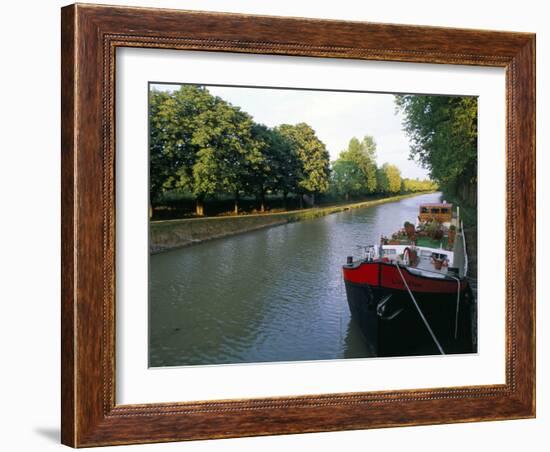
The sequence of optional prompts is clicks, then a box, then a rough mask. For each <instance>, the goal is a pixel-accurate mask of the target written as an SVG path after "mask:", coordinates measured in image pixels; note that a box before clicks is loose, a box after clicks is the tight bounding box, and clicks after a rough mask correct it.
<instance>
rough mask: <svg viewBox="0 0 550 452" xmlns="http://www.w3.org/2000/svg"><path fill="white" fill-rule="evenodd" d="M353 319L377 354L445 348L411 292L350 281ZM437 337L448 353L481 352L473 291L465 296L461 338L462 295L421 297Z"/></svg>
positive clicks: (407, 353)
mask: <svg viewBox="0 0 550 452" xmlns="http://www.w3.org/2000/svg"><path fill="white" fill-rule="evenodd" d="M345 285H346V294H347V299H348V304H349V307H350V311H351V315H352V320H353V321H355V322H356V323H357V324H358V325H359V327H360V329H361V332H362V333H363V336H364V337H365V340H366V342H367V345H368V347H369V349H370V352H371V353H372V354H373V355H374V356H381V357H382V356H418V355H432V354H439V353H440V352H439V349H438V347H437V345H436V344H435V342H434V340H433V339H432V337H431V335H430V333H429V331H428V329H427V328H426V326H425V324H424V322H423V321H422V319H421V317H420V315H419V313H418V310H417V309H416V307H415V304H414V302H413V300H412V299H411V297H410V295H409V293H408V292H406V291H402V290H396V289H388V288H383V287H373V286H371V285H369V284H360V283H356V282H351V281H347V280H346V281H345ZM414 296H415V299H416V301H417V303H418V304H419V306H420V309H421V310H422V312H423V314H424V316H425V317H426V320H427V321H428V323H429V325H430V327H431V329H432V331H433V333H434V334H435V336H436V338H437V340H438V342H439V343H440V345H441V347H442V348H443V350H444V352H445V353H446V354H459V353H475V352H476V351H477V350H475V345H474V344H475V341H474V338H473V321H474V312H475V300H474V298H473V296H472V293H471V290H470V289H469V287H466V289H465V290H463V291H462V292H461V295H460V302H459V309H458V328H457V335H456V338H455V326H456V325H457V322H456V318H457V317H456V311H457V309H456V307H457V294H456V292H455V293H454V294H453V293H451V294H449V293H446V294H445V293H444V294H439V293H415V294H414Z"/></svg>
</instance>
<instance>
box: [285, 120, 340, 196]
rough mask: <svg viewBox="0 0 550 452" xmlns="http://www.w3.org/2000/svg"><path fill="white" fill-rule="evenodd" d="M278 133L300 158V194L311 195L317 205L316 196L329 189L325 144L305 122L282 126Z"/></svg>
mask: <svg viewBox="0 0 550 452" xmlns="http://www.w3.org/2000/svg"><path fill="white" fill-rule="evenodd" d="M277 131H278V132H279V133H280V134H281V135H282V136H283V137H285V138H286V139H287V140H288V141H289V142H290V143H291V145H292V148H293V149H294V151H295V152H296V155H297V157H298V161H299V171H298V174H299V175H298V179H299V180H298V184H297V191H298V193H299V194H300V195H302V194H304V193H310V194H311V195H312V198H313V204H315V194H316V193H324V192H326V191H327V190H328V187H329V177H330V161H329V153H328V151H327V149H326V146H325V144H324V143H323V142H322V141H321V140H320V139H319V138H318V137H317V136H316V134H315V131H314V130H313V129H312V128H311V126H309V125H308V124H306V123H303V122H302V123H300V124H296V125H289V124H282V125H280V126H279V127H277ZM301 202H302V196H300V203H301Z"/></svg>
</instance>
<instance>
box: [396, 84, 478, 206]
mask: <svg viewBox="0 0 550 452" xmlns="http://www.w3.org/2000/svg"><path fill="white" fill-rule="evenodd" d="M395 103H396V106H397V108H398V110H400V111H402V112H403V114H404V116H405V121H404V124H403V125H404V127H405V131H406V132H407V134H408V136H409V138H410V140H411V149H410V156H411V158H413V159H415V160H417V161H418V162H420V164H422V165H423V166H424V167H425V168H427V169H428V170H429V171H430V176H431V178H432V179H433V180H435V181H436V182H438V183H439V184H440V185H441V186H442V188H443V189H444V190H447V191H450V192H452V193H453V194H455V195H458V196H459V198H461V199H462V200H463V201H467V202H469V203H470V204H475V203H476V202H477V188H476V187H477V98H476V97H451V96H416V95H401V96H396V97H395Z"/></svg>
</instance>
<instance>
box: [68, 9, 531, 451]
mask: <svg viewBox="0 0 550 452" xmlns="http://www.w3.org/2000/svg"><path fill="white" fill-rule="evenodd" d="M61 16H62V23H61V38H62V52H61V53H62V62H61V73H62V81H61V85H62V99H61V106H62V109H61V111H62V112H61V119H62V130H61V160H62V166H61V173H62V196H61V198H62V199H61V206H62V214H61V217H62V218H61V220H62V221H61V223H62V231H61V232H62V249H61V254H62V269H61V270H62V271H61V275H62V280H61V287H62V300H61V301H62V309H61V320H62V324H61V335H62V344H61V353H62V364H61V389H62V391H61V392H62V401H61V406H62V423H61V427H62V428H61V439H62V442H63V443H64V444H66V445H69V446H73V447H86V446H99V445H111V444H131V443H148V442H160V441H179V440H192V439H207V438H208V439H211V438H226V437H235V436H252V435H271V434H283V433H300V432H318V431H334V430H349V429H361V428H375V427H390V426H404V425H422V424H441V423H450V422H469V421H485V420H499V419H519V418H530V417H534V416H535V253H534V250H535V35H534V34H528V33H510V32H494V31H482V30H463V29H450V28H438V27H418V26H408V25H389V24H374V23H362V22H342V21H330V20H316V19H298V18H282V17H268V16H248V15H239V14H226V13H206V12H191V11H180V10H166V9H149V8H128V7H109V6H100V5H85V4H75V5H70V6H67V7H64V8H62V13H61ZM117 47H150V48H168V49H179V50H202V51H205V50H206V51H223V52H239V53H261V54H278V55H296V56H315V57H330V58H353V59H364V60H385V61H396V62H420V63H439V64H466V65H475V66H497V67H504V68H505V69H506V109H507V112H506V113H507V115H506V116H507V131H506V159H507V162H506V174H507V176H506V178H507V180H506V192H507V194H506V196H507V200H506V228H507V238H506V256H507V264H506V277H507V281H506V383H505V384H504V385H492V386H469V387H452V388H439V389H420V390H400V391H379V392H361V393H346V394H321V395H316V396H299V397H276V398H262V399H242V400H220V401H214V402H212V401H209V402H174V403H164V404H146V405H116V404H115V384H114V380H115V365H116V363H115V174H114V159H115V135H114V130H115V96H114V87H115V83H114V82H115V64H116V59H115V51H116V48H117ZM518 205H521V206H522V210H521V212H522V214H521V215H518V213H519V212H517V206H518ZM523 213H526V214H523ZM518 238H519V239H518ZM519 263H521V266H520V265H519ZM518 350H521V353H518Z"/></svg>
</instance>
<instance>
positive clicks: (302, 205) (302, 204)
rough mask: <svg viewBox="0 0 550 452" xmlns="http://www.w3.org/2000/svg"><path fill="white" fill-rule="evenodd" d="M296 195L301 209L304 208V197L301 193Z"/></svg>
mask: <svg viewBox="0 0 550 452" xmlns="http://www.w3.org/2000/svg"><path fill="white" fill-rule="evenodd" d="M298 197H299V198H300V209H303V208H304V197H303V195H302V194H301V193H300V194H299V195H298Z"/></svg>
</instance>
